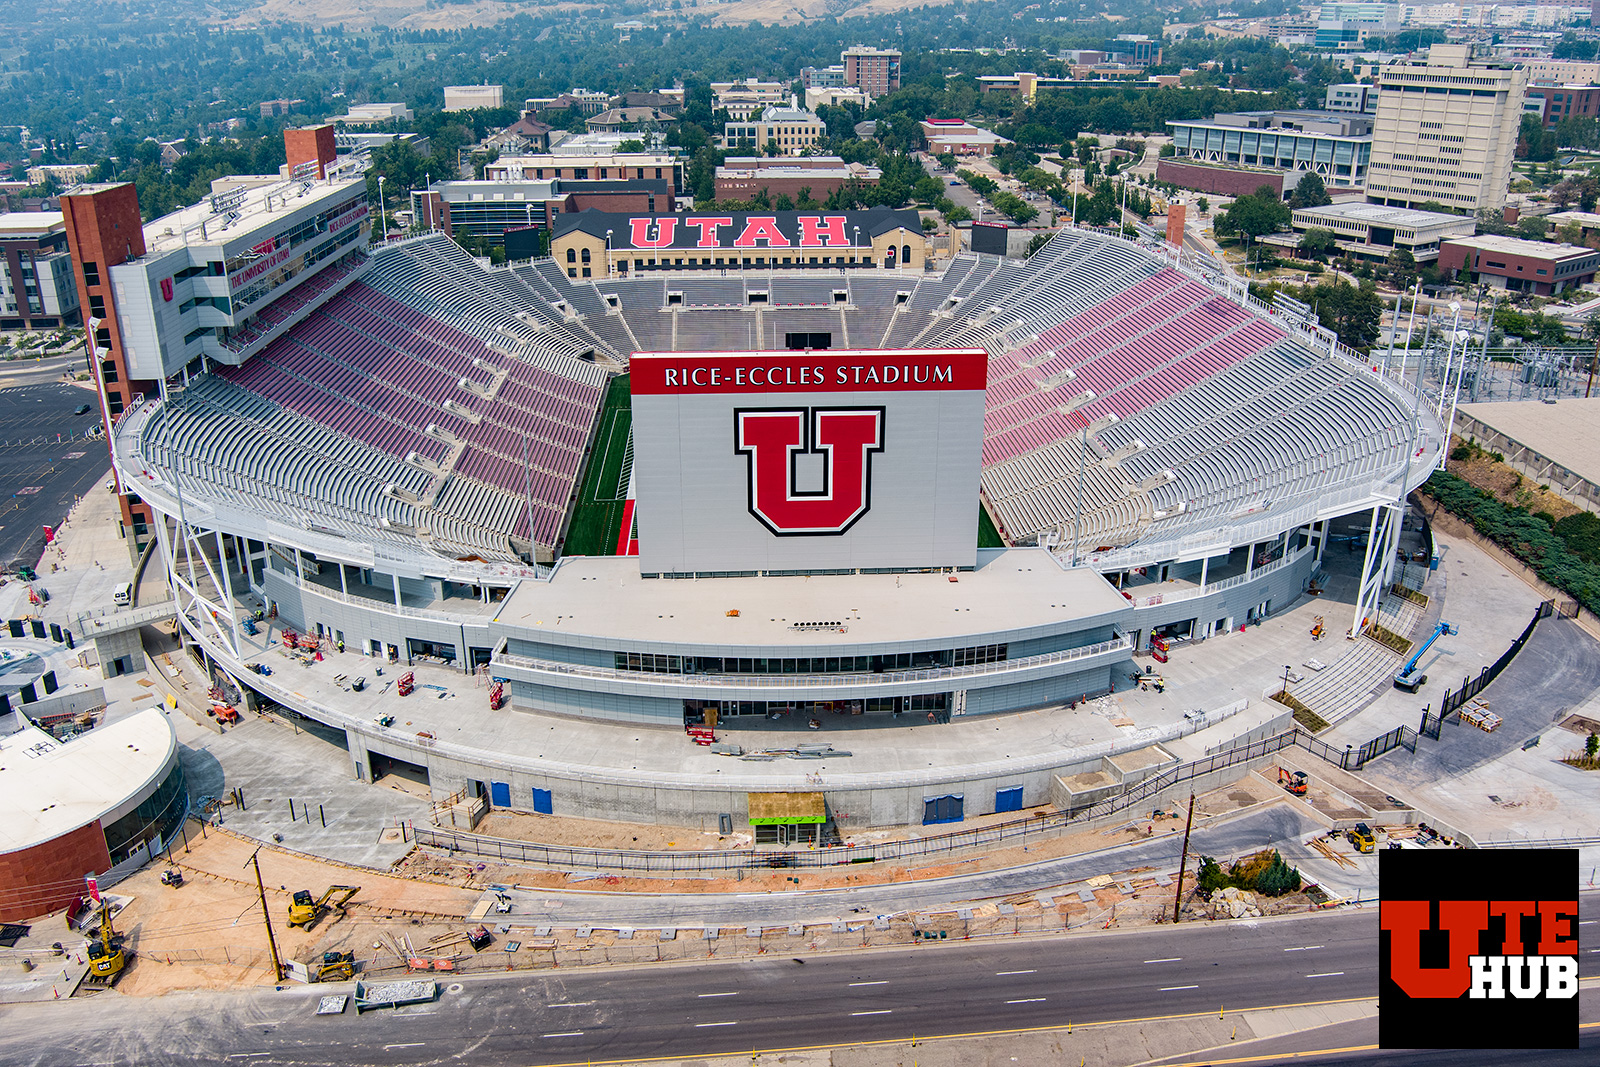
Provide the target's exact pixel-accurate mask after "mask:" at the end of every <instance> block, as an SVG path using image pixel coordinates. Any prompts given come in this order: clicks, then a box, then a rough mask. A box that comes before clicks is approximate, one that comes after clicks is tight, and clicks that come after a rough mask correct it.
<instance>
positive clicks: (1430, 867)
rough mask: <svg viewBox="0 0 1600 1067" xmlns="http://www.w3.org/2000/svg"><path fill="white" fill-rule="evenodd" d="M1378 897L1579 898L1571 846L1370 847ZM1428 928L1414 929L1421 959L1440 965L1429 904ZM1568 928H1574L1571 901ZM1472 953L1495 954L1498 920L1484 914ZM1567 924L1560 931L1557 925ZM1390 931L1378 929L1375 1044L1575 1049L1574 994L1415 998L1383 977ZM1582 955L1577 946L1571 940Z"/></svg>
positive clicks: (1536, 936)
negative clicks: (1374, 855) (1375, 849)
mask: <svg viewBox="0 0 1600 1067" xmlns="http://www.w3.org/2000/svg"><path fill="white" fill-rule="evenodd" d="M1378 897H1379V901H1380V903H1379V911H1380V915H1381V913H1382V907H1383V902H1384V901H1392V900H1425V901H1443V900H1489V901H1494V900H1533V901H1542V900H1559V901H1576V900H1577V899H1578V852H1577V850H1576V849H1437V848H1430V849H1385V850H1383V851H1382V852H1380V853H1379V854H1378ZM1430 915H1431V917H1432V919H1433V925H1434V927H1435V929H1433V930H1431V931H1428V932H1424V933H1423V934H1422V938H1421V959H1420V962H1421V965H1422V966H1423V967H1444V966H1446V965H1447V963H1448V959H1449V955H1448V954H1449V935H1448V934H1447V933H1446V932H1444V931H1442V930H1439V929H1437V925H1438V917H1439V916H1438V908H1437V906H1435V907H1433V908H1431V909H1430ZM1568 925H1570V928H1571V929H1570V932H1571V934H1572V936H1573V937H1574V938H1576V937H1577V936H1578V934H1579V927H1578V916H1577V914H1576V908H1574V911H1573V915H1572V920H1571V923H1570V924H1568ZM1488 927H1489V929H1488V930H1487V931H1486V932H1484V933H1482V934H1480V935H1479V937H1478V944H1477V945H1476V946H1474V948H1473V954H1474V955H1484V956H1502V955H1506V954H1507V953H1506V952H1504V951H1503V945H1504V941H1505V920H1504V919H1502V918H1501V917H1499V916H1494V915H1491V916H1489V921H1488ZM1564 932H1565V931H1564ZM1521 934H1522V941H1523V944H1524V945H1527V946H1529V947H1530V948H1532V949H1533V950H1534V951H1537V949H1536V946H1537V945H1538V942H1539V940H1540V929H1539V920H1538V917H1537V916H1533V917H1529V918H1526V919H1525V920H1524V922H1523V929H1522V931H1521ZM1390 936H1391V935H1390V934H1389V932H1388V931H1386V930H1381V929H1380V930H1379V932H1378V1043H1379V1044H1380V1045H1381V1046H1382V1047H1384V1048H1417V1049H1447V1048H1448V1049H1457V1048H1468V1049H1470V1048H1481V1049H1576V1048H1577V1047H1578V1018H1579V1016H1578V998H1577V997H1572V998H1570V999H1565V1000H1553V999H1548V998H1546V997H1543V996H1541V997H1539V998H1537V999H1530V1000H1520V999H1517V998H1514V997H1512V996H1510V995H1509V994H1508V995H1507V996H1506V997H1505V998H1504V999H1501V1000H1489V999H1483V1000H1473V999H1471V998H1470V997H1469V996H1467V995H1463V996H1462V997H1460V998H1459V999H1456V1000H1445V999H1420V998H1419V999H1414V998H1412V997H1410V996H1408V995H1407V994H1406V993H1405V991H1404V990H1402V989H1401V988H1400V987H1399V986H1398V985H1396V984H1395V983H1394V981H1393V980H1391V978H1390V976H1389V971H1390V967H1389V963H1390V948H1391V945H1390ZM1577 953H1578V958H1579V959H1580V960H1581V959H1582V948H1581V947H1578V948H1577Z"/></svg>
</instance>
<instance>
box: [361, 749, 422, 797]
mask: <svg viewBox="0 0 1600 1067" xmlns="http://www.w3.org/2000/svg"><path fill="white" fill-rule="evenodd" d="M367 771H368V773H369V775H370V778H369V779H368V780H369V781H371V782H372V783H373V784H374V785H376V784H377V783H378V781H379V780H380V779H382V778H383V777H385V776H386V775H390V774H392V775H394V776H395V777H396V778H404V779H405V780H406V781H408V782H415V783H416V784H417V785H420V786H423V787H425V788H427V789H429V790H430V791H431V790H432V788H433V784H432V782H431V781H430V780H429V778H428V768H426V767H424V766H423V765H422V764H420V763H412V762H411V761H409V760H403V759H400V758H399V757H398V756H385V755H384V754H383V753H381V752H374V751H372V750H371V749H368V750H367Z"/></svg>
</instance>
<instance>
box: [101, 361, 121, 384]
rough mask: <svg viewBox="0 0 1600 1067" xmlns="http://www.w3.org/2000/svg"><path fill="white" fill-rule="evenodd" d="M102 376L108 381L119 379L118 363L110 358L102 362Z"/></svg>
mask: <svg viewBox="0 0 1600 1067" xmlns="http://www.w3.org/2000/svg"><path fill="white" fill-rule="evenodd" d="M100 377H101V379H102V380H104V381H106V382H114V381H116V380H117V365H116V364H115V363H113V362H111V361H110V360H109V359H108V360H105V361H104V362H102V363H101V364H100Z"/></svg>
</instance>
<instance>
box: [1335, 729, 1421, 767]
mask: <svg viewBox="0 0 1600 1067" xmlns="http://www.w3.org/2000/svg"><path fill="white" fill-rule="evenodd" d="M1397 748H1403V749H1405V750H1406V751H1408V752H1411V753H1413V754H1415V753H1416V751H1417V732H1416V731H1415V730H1413V729H1412V728H1411V727H1409V726H1396V727H1395V728H1394V729H1393V730H1390V731H1389V732H1388V733H1386V734H1379V735H1378V736H1377V737H1374V738H1373V739H1372V740H1371V741H1368V742H1367V743H1366V744H1364V745H1362V746H1361V747H1360V748H1359V749H1357V750H1356V759H1355V766H1356V767H1360V766H1363V765H1365V764H1367V763H1371V762H1372V761H1373V760H1375V759H1377V758H1378V757H1379V756H1381V755H1383V754H1384V753H1385V752H1391V751H1393V750H1394V749H1397ZM1350 769H1351V770H1354V769H1355V768H1353V767H1352V768H1350Z"/></svg>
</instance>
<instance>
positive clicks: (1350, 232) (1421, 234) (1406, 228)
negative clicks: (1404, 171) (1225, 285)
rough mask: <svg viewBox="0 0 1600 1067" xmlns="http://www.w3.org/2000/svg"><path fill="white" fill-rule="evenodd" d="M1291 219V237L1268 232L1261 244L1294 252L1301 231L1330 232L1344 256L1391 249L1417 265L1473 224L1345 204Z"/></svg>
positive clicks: (1385, 253) (1384, 253)
mask: <svg viewBox="0 0 1600 1067" xmlns="http://www.w3.org/2000/svg"><path fill="white" fill-rule="evenodd" d="M1291 220H1292V221H1291V225H1292V226H1293V232H1292V233H1287V234H1269V235H1267V236H1266V237H1263V238H1262V240H1263V241H1265V242H1267V243H1268V244H1276V245H1279V246H1280V247H1285V248H1295V247H1298V245H1299V244H1300V240H1301V238H1303V237H1304V236H1305V234H1306V231H1307V230H1313V229H1323V230H1330V231H1332V232H1333V234H1334V237H1335V241H1334V244H1335V246H1336V247H1337V248H1338V249H1339V251H1340V252H1341V253H1344V254H1346V255H1351V256H1355V257H1357V258H1358V259H1370V260H1386V259H1388V258H1389V256H1391V255H1392V254H1393V253H1394V252H1395V251H1396V250H1403V251H1405V252H1409V253H1410V254H1411V257H1412V258H1413V259H1414V260H1416V262H1417V263H1418V264H1424V263H1432V262H1433V261H1434V260H1436V259H1438V258H1439V246H1440V244H1441V243H1443V242H1444V241H1447V240H1453V239H1455V238H1458V237H1471V236H1472V235H1473V234H1474V233H1475V232H1476V231H1477V223H1476V221H1475V220H1473V219H1471V218H1468V217H1466V216H1465V215H1445V214H1440V213H1439V212H1436V211H1413V210H1411V209H1410V208H1400V207H1384V206H1383V205H1382V204H1364V203H1345V204H1324V205H1322V206H1321V207H1304V208H1297V209H1296V210H1295V211H1294V212H1293V214H1292V216H1291Z"/></svg>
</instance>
